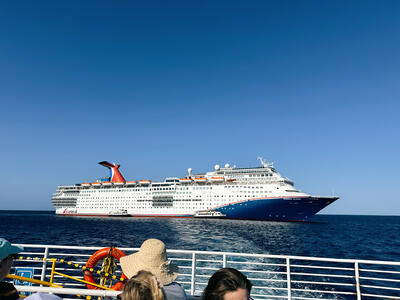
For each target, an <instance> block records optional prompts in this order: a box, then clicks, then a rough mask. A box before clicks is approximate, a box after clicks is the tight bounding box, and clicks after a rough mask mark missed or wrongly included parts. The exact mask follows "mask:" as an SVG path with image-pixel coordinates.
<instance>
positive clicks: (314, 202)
mask: <svg viewBox="0 0 400 300" xmlns="http://www.w3.org/2000/svg"><path fill="white" fill-rule="evenodd" d="M258 159H259V160H260V163H261V166H260V167H249V168H238V167H236V166H233V167H231V166H230V165H229V164H226V165H225V166H224V167H220V166H219V165H215V167H214V171H210V172H206V173H199V174H194V173H193V172H192V169H191V168H189V169H188V174H187V175H186V176H185V177H183V178H179V177H168V178H166V179H165V180H164V181H162V182H152V181H151V180H147V179H146V180H138V181H126V180H125V179H124V177H123V176H122V174H121V173H120V172H119V170H118V168H119V165H116V164H111V163H109V162H106V161H103V162H100V163H99V164H101V165H103V166H105V167H107V168H109V169H110V177H109V178H106V179H102V180H98V181H96V182H87V183H81V184H75V185H70V186H59V187H58V188H57V191H56V192H55V193H54V194H53V197H52V201H53V205H54V207H55V208H56V214H59V215H76V216H112V215H115V214H116V212H120V211H122V210H123V211H124V212H125V215H128V216H132V217H193V216H196V214H198V212H204V211H210V212H219V213H218V214H215V215H218V216H221V215H223V216H224V217H226V218H229V219H248V220H282V221H307V220H309V219H310V218H311V217H312V216H313V215H315V214H316V213H317V212H318V211H320V210H321V209H323V208H324V207H326V206H327V205H329V204H331V203H332V202H334V201H335V200H337V199H338V197H320V196H310V195H308V194H305V193H302V192H300V191H299V190H297V189H296V188H295V187H294V184H293V182H292V181H291V180H290V179H288V178H283V177H282V176H281V175H280V174H279V173H278V172H277V171H276V169H275V168H274V166H273V164H272V163H267V162H265V161H264V160H263V159H262V158H258ZM211 215H214V214H212V213H210V216H211Z"/></svg>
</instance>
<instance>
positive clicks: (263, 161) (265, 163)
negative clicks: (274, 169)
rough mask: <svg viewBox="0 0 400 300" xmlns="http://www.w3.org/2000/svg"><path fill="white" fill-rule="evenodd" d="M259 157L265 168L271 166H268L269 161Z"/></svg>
mask: <svg viewBox="0 0 400 300" xmlns="http://www.w3.org/2000/svg"><path fill="white" fill-rule="evenodd" d="M257 159H258V160H259V161H260V163H261V165H262V166H263V167H264V168H268V167H269V166H268V163H267V162H266V161H265V160H264V159H263V158H262V157H261V156H259V157H257Z"/></svg>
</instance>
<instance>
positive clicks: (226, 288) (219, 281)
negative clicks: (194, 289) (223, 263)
mask: <svg viewBox="0 0 400 300" xmlns="http://www.w3.org/2000/svg"><path fill="white" fill-rule="evenodd" d="M251 287H252V284H251V282H250V280H248V279H247V277H246V276H244V275H243V274H242V273H241V272H239V271H238V270H236V269H233V268H223V269H221V270H218V271H217V272H215V273H214V274H213V275H212V276H211V278H210V279H209V280H208V284H207V287H206V288H205V290H204V292H203V300H248V299H249V298H250V292H251Z"/></svg>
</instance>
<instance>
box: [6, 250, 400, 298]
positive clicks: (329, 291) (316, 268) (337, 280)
mask: <svg viewBox="0 0 400 300" xmlns="http://www.w3.org/2000/svg"><path fill="white" fill-rule="evenodd" d="M21 245H22V246H24V248H25V250H24V252H22V253H21V256H22V257H23V259H22V260H16V261H15V263H14V267H13V269H12V270H11V274H13V273H15V272H16V271H18V270H21V268H28V269H30V270H32V273H33V278H34V279H39V280H42V281H49V280H50V276H51V269H52V261H51V260H50V258H53V259H54V258H56V259H64V260H65V261H66V262H71V264H67V263H56V264H55V270H56V271H57V272H59V273H64V274H68V275H70V276H74V277H77V278H80V279H83V271H82V268H77V267H74V265H75V264H77V265H79V266H84V265H85V264H86V261H87V260H88V259H89V257H90V256H91V255H92V254H93V253H94V252H95V251H97V250H99V249H101V248H103V247H80V246H64V245H62V246H60V245H32V244H21ZM109 246H111V245H108V247H109ZM117 248H118V249H120V250H122V251H124V252H125V253H126V254H127V255H128V254H131V253H134V252H136V251H137V250H139V248H124V247H117ZM167 253H168V258H169V259H170V260H171V261H172V262H173V263H174V264H176V265H178V266H179V275H178V277H177V279H176V281H177V282H178V283H180V284H181V285H182V286H183V287H184V288H185V290H186V293H187V294H188V295H189V296H190V297H191V298H194V297H197V298H199V296H201V294H202V291H203V289H204V288H205V287H206V285H207V282H208V279H209V278H210V277H211V275H212V274H213V273H214V272H215V271H217V270H219V269H220V268H223V267H232V268H235V269H238V270H240V271H241V272H242V273H243V274H245V275H246V276H247V277H248V279H249V280H250V281H251V282H252V284H253V288H252V292H251V297H252V298H253V299H256V300H265V299H303V300H308V299H400V262H394V261H380V260H360V259H337V258H321V257H307V256H291V255H271V254H250V253H235V252H216V251H191V250H171V249H169V250H168V251H167ZM97 267H98V268H100V267H101V265H97ZM116 272H117V274H116V275H117V276H121V268H120V266H118V268H117V270H116ZM53 280H54V283H55V284H59V285H62V286H63V288H62V289H59V288H50V287H41V286H39V285H33V286H26V285H18V283H16V287H17V290H19V291H20V292H37V291H41V292H51V293H55V294H58V295H61V296H62V297H63V298H64V299H69V298H71V299H72V298H74V299H76V298H77V297H76V295H82V296H84V295H90V296H108V297H115V296H116V295H117V294H119V293H120V292H118V291H102V290H92V289H90V290H89V289H86V286H85V284H83V283H80V282H77V281H71V280H68V279H67V278H65V277H62V276H59V275H56V276H54V279H53ZM68 295H69V296H68ZM65 297H67V298H65Z"/></svg>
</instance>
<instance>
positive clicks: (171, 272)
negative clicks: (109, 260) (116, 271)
mask: <svg viewBox="0 0 400 300" xmlns="http://www.w3.org/2000/svg"><path fill="white" fill-rule="evenodd" d="M120 263H121V268H122V272H124V274H125V275H126V276H127V277H128V278H131V277H132V276H135V275H136V274H137V272H139V271H140V270H145V271H149V272H151V273H153V275H155V276H156V277H157V279H158V281H159V282H160V283H161V284H162V285H168V284H170V283H171V282H173V281H174V280H175V278H176V277H177V276H178V267H177V266H176V265H174V264H172V263H170V261H169V260H168V259H167V251H166V248H165V244H164V243H163V242H162V241H160V240H157V239H148V240H146V241H144V242H143V244H142V246H140V249H139V251H138V252H136V253H133V254H131V255H127V256H124V257H121V260H120Z"/></svg>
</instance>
